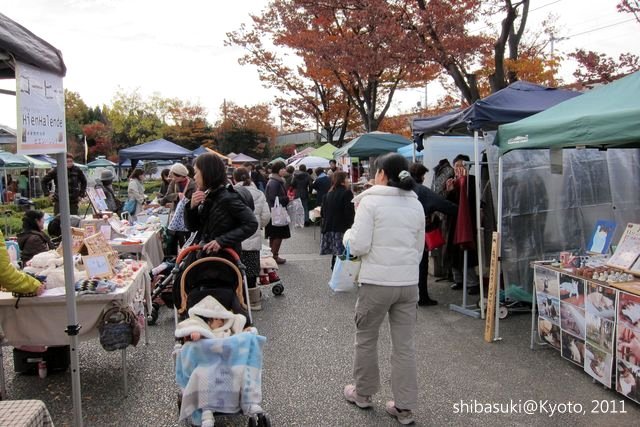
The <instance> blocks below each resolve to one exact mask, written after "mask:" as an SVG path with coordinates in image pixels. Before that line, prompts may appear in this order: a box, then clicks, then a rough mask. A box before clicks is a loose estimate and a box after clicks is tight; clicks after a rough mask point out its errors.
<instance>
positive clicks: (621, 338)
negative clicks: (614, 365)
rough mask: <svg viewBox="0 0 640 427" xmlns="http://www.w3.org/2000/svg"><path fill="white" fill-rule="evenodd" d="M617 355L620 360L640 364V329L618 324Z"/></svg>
mask: <svg viewBox="0 0 640 427" xmlns="http://www.w3.org/2000/svg"><path fill="white" fill-rule="evenodd" d="M617 356H618V360H624V361H625V362H628V363H630V364H632V365H636V366H638V365H640V331H637V330H634V329H631V328H628V327H626V326H624V325H622V324H619V325H618V342H617Z"/></svg>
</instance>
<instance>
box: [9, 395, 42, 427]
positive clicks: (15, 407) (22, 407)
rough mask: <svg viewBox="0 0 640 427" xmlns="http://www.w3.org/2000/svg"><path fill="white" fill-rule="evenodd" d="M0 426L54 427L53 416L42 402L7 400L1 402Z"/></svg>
mask: <svg viewBox="0 0 640 427" xmlns="http://www.w3.org/2000/svg"><path fill="white" fill-rule="evenodd" d="M0 426H13V427H48V426H53V421H52V420H51V415H49V411H48V410H47V407H46V406H45V404H44V402H42V401H41V400H5V401H2V402H0Z"/></svg>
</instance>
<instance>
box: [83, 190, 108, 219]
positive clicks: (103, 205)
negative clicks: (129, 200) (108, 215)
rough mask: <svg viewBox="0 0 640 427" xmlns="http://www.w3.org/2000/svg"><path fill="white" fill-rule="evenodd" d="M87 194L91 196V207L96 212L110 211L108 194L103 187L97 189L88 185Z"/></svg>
mask: <svg viewBox="0 0 640 427" xmlns="http://www.w3.org/2000/svg"><path fill="white" fill-rule="evenodd" d="M87 196H88V197H89V202H90V203H91V207H92V208H93V211H94V212H95V213H96V214H101V213H103V212H108V211H109V207H108V206H107V200H106V196H105V194H104V192H103V191H102V189H101V188H99V189H98V190H96V189H95V188H92V187H87Z"/></svg>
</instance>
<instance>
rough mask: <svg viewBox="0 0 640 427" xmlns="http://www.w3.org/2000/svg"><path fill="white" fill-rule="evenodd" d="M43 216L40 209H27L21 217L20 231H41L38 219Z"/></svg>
mask: <svg viewBox="0 0 640 427" xmlns="http://www.w3.org/2000/svg"><path fill="white" fill-rule="evenodd" d="M43 217H44V212H42V211H33V210H32V211H27V212H25V213H24V216H23V217H22V231H32V230H33V231H41V230H40V226H39V225H38V221H40V220H41V219H42V218H43Z"/></svg>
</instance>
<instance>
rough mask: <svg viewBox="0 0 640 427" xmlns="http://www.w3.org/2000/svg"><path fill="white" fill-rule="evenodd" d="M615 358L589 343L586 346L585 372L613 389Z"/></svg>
mask: <svg viewBox="0 0 640 427" xmlns="http://www.w3.org/2000/svg"><path fill="white" fill-rule="evenodd" d="M612 367H613V356H612V355H611V354H609V353H607V352H606V351H604V350H601V349H599V348H597V347H594V346H592V345H591V344H589V342H587V343H586V345H585V351H584V370H585V372H586V373H587V374H589V375H591V376H592V377H593V378H594V379H595V380H596V381H598V382H600V383H602V384H604V385H605V386H607V387H609V388H611V369H612Z"/></svg>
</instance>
